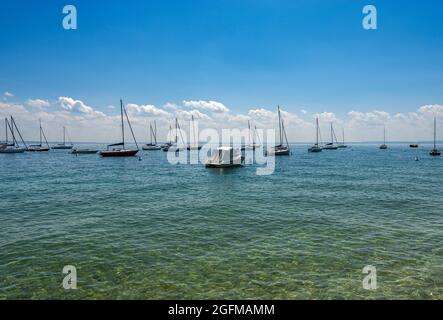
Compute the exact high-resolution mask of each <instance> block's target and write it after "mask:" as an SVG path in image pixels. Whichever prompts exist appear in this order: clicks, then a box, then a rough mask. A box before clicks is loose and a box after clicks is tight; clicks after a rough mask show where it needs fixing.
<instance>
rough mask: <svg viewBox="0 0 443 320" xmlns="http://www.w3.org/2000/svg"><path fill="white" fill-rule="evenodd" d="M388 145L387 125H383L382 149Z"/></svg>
mask: <svg viewBox="0 0 443 320" xmlns="http://www.w3.org/2000/svg"><path fill="white" fill-rule="evenodd" d="M387 148H388V146H387V145H386V127H383V144H382V145H381V146H380V149H381V150H386V149H387Z"/></svg>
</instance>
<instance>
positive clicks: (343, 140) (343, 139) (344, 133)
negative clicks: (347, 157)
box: [343, 128, 345, 145]
mask: <svg viewBox="0 0 443 320" xmlns="http://www.w3.org/2000/svg"><path fill="white" fill-rule="evenodd" d="M344 144H345V128H343V145H344Z"/></svg>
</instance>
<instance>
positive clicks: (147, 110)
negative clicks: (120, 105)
mask: <svg viewBox="0 0 443 320" xmlns="http://www.w3.org/2000/svg"><path fill="white" fill-rule="evenodd" d="M126 108H127V110H128V112H129V113H131V114H135V115H143V114H144V115H148V116H155V117H170V116H171V114H170V113H169V112H167V111H165V110H162V109H159V108H157V107H156V106H154V105H151V104H146V105H140V106H139V105H137V104H134V103H130V104H128V105H127V106H126Z"/></svg>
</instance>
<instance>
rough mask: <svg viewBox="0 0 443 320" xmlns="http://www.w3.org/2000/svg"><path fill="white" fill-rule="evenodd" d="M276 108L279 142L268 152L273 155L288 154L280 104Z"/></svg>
mask: <svg viewBox="0 0 443 320" xmlns="http://www.w3.org/2000/svg"><path fill="white" fill-rule="evenodd" d="M277 110H278V128H279V136H280V144H278V145H276V146H275V147H274V148H272V149H271V151H270V154H271V155H275V156H289V154H290V149H289V143H288V137H287V136H286V130H285V125H284V122H283V120H282V118H281V112H280V106H278V107H277ZM283 139H284V140H285V142H286V144H283Z"/></svg>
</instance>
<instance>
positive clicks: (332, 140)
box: [331, 122, 334, 144]
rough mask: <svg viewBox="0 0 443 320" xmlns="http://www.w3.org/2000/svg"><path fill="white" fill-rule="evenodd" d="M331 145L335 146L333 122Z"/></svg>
mask: <svg viewBox="0 0 443 320" xmlns="http://www.w3.org/2000/svg"><path fill="white" fill-rule="evenodd" d="M331 144H334V129H333V128H332V122H331Z"/></svg>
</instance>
